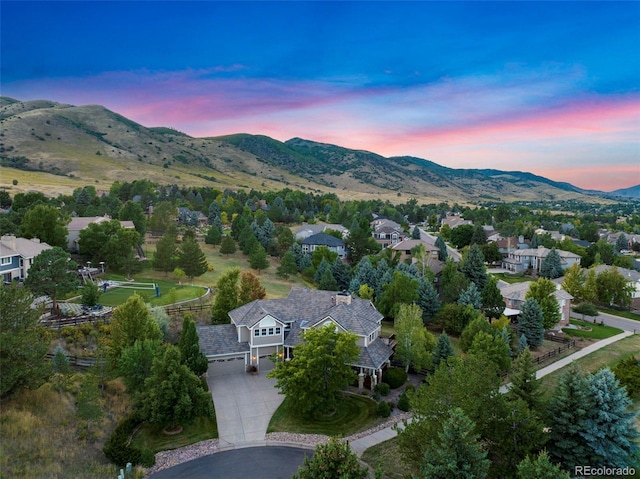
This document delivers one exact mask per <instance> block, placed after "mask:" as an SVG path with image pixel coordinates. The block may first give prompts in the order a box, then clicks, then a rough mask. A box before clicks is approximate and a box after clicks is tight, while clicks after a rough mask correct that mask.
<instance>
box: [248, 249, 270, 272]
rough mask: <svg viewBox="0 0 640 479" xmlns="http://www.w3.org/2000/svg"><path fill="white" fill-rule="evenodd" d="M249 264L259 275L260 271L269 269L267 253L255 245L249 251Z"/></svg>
mask: <svg viewBox="0 0 640 479" xmlns="http://www.w3.org/2000/svg"><path fill="white" fill-rule="evenodd" d="M249 264H250V265H251V267H252V268H253V269H255V270H257V271H258V273H260V271H261V270H263V269H267V268H268V267H269V264H270V263H269V260H268V259H267V252H266V251H265V249H264V248H263V246H262V245H261V244H257V245H256V246H254V248H253V249H252V250H251V254H250V255H249Z"/></svg>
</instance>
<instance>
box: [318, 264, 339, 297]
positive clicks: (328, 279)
mask: <svg viewBox="0 0 640 479" xmlns="http://www.w3.org/2000/svg"><path fill="white" fill-rule="evenodd" d="M323 261H324V260H323ZM318 289H321V290H324V291H338V282H337V281H336V279H335V278H334V277H333V275H332V274H331V269H329V268H327V269H325V270H324V273H323V274H322V277H321V278H320V281H319V282H318Z"/></svg>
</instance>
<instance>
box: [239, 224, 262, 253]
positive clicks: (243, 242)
mask: <svg viewBox="0 0 640 479" xmlns="http://www.w3.org/2000/svg"><path fill="white" fill-rule="evenodd" d="M258 244H260V242H259V241H258V239H257V238H256V235H255V234H254V232H253V230H252V229H251V227H249V226H247V227H246V228H245V229H243V230H242V232H241V233H240V238H238V247H239V248H240V251H242V252H243V253H244V254H245V255H247V256H249V255H250V254H251V251H252V250H253V248H255V247H256V245H258Z"/></svg>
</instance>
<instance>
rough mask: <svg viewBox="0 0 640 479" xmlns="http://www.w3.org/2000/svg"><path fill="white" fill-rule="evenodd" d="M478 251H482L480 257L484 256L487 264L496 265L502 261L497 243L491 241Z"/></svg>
mask: <svg viewBox="0 0 640 479" xmlns="http://www.w3.org/2000/svg"><path fill="white" fill-rule="evenodd" d="M480 250H481V251H482V256H484V260H485V261H486V262H487V263H489V264H492V263H497V262H501V261H502V258H503V256H502V253H501V252H500V247H499V246H498V243H496V242H495V241H492V242H491V243H487V244H484V245H482V246H480Z"/></svg>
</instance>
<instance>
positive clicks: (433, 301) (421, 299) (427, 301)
mask: <svg viewBox="0 0 640 479" xmlns="http://www.w3.org/2000/svg"><path fill="white" fill-rule="evenodd" d="M416 304H417V305H418V306H420V309H421V310H422V322H423V323H424V324H425V325H427V324H428V323H430V322H431V321H432V320H433V317H434V316H435V314H436V313H437V312H438V310H439V309H440V300H439V299H438V293H437V292H436V289H435V288H434V287H433V284H432V283H431V282H429V281H427V280H426V279H425V278H424V277H422V278H420V279H419V280H418V298H417V299H416Z"/></svg>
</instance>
